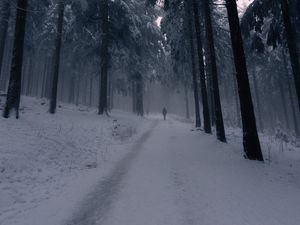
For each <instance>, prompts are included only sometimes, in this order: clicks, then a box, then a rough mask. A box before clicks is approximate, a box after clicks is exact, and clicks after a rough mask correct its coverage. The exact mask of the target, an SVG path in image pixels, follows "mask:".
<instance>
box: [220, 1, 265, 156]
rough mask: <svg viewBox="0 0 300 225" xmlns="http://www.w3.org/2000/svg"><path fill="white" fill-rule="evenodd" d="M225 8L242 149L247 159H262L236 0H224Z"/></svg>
mask: <svg viewBox="0 0 300 225" xmlns="http://www.w3.org/2000/svg"><path fill="white" fill-rule="evenodd" d="M226 8H227V14H228V20H229V28H230V34H231V42H232V49H233V55H234V62H235V69H236V78H237V83H238V92H239V97H240V108H241V116H242V125H243V145H244V151H245V155H246V157H247V158H248V159H251V160H259V161H263V156H262V152H261V148H260V143H259V138H258V134H257V127H256V121H255V115H254V109H253V102H252V97H251V91H250V85H249V77H248V71H247V66H246V58H245V53H244V47H243V40H242V34H241V28H240V23H239V17H238V12H237V5H236V1H235V0H226Z"/></svg>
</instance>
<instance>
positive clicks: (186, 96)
mask: <svg viewBox="0 0 300 225" xmlns="http://www.w3.org/2000/svg"><path fill="white" fill-rule="evenodd" d="M184 101H185V117H186V118H187V119H190V106H189V96H188V85H187V82H185V84H184Z"/></svg>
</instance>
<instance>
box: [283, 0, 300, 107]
mask: <svg viewBox="0 0 300 225" xmlns="http://www.w3.org/2000/svg"><path fill="white" fill-rule="evenodd" d="M281 10H282V19H283V23H284V26H285V31H286V38H287V45H288V49H289V53H290V60H291V66H292V70H293V75H294V81H295V87H296V93H297V99H298V107H299V110H300V67H299V55H298V51H297V42H296V37H295V35H294V32H293V28H292V23H291V18H290V10H289V3H288V0H281Z"/></svg>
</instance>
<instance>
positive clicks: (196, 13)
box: [191, 0, 211, 133]
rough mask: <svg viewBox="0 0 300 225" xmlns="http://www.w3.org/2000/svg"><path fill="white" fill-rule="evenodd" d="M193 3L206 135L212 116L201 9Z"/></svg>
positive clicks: (209, 130) (195, 2)
mask: <svg viewBox="0 0 300 225" xmlns="http://www.w3.org/2000/svg"><path fill="white" fill-rule="evenodd" d="M191 1H192V4H191V10H192V14H193V16H194V25H195V32H196V43H197V53H198V63H199V72H200V85H201V96H202V105H203V107H202V108H203V124H204V131H205V133H211V123H210V115H209V108H208V99H207V88H206V79H205V71H204V61H203V45H202V40H201V30H200V21H199V9H198V7H199V6H198V3H197V0H191Z"/></svg>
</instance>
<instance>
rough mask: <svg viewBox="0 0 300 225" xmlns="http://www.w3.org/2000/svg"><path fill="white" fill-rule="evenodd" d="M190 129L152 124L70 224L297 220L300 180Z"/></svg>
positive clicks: (238, 224) (224, 224) (241, 224)
mask: <svg viewBox="0 0 300 225" xmlns="http://www.w3.org/2000/svg"><path fill="white" fill-rule="evenodd" d="M190 127H191V126H190V124H185V123H181V122H178V121H175V120H169V121H166V122H165V121H162V122H158V124H157V123H155V125H154V126H153V128H152V129H151V130H149V131H147V132H146V133H145V134H144V135H143V136H142V137H141V139H140V140H139V141H138V142H137V143H136V144H135V145H134V147H133V149H132V151H131V152H130V153H129V154H128V155H127V156H126V157H125V158H124V159H123V160H121V161H120V162H119V163H118V165H117V166H116V167H115V169H114V170H113V171H112V173H111V174H110V175H109V176H108V177H107V178H106V179H104V180H102V181H101V183H100V184H99V185H98V186H97V187H96V189H95V190H94V191H93V192H92V193H90V194H89V195H88V196H87V197H86V199H85V200H84V201H83V202H82V204H81V205H80V206H79V207H78V209H77V210H76V211H75V212H74V214H73V216H71V218H70V219H69V220H68V222H67V223H66V224H67V225H98V224H101V225H141V224H142V225H168V224H170V225H177V224H178V225H188V224H191V225H193V224H195V225H196V224H197V225H258V224H259V225H283V224H284V225H296V224H299V221H300V214H299V209H300V187H299V186H298V184H297V182H294V180H293V179H292V178H291V177H289V176H288V175H287V176H285V175H286V174H285V173H284V172H282V171H279V170H278V171H277V170H276V169H274V168H271V167H268V165H266V164H262V163H259V162H251V161H248V160H243V159H242V158H241V154H240V153H239V152H238V151H239V150H238V149H234V147H233V146H231V145H229V144H228V145H227V144H221V143H218V142H217V141H216V140H215V138H214V137H212V136H208V135H204V134H202V133H201V134H200V133H198V132H191V131H190Z"/></svg>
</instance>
